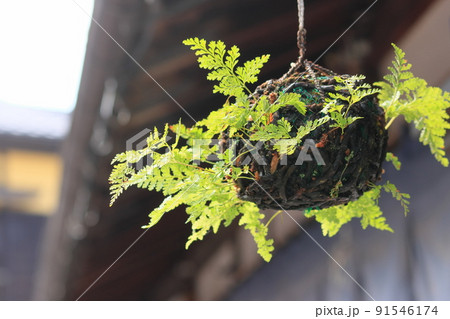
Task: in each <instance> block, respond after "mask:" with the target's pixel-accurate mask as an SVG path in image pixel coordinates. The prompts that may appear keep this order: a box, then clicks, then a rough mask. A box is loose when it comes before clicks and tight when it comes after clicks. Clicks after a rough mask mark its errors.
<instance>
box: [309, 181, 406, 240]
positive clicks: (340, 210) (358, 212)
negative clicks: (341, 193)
mask: <svg viewBox="0 0 450 319" xmlns="http://www.w3.org/2000/svg"><path fill="white" fill-rule="evenodd" d="M382 189H383V190H385V191H386V192H388V193H390V194H392V196H393V197H394V198H395V199H397V200H398V201H400V204H401V205H402V207H403V209H404V211H405V214H406V213H407V212H408V205H409V201H408V200H407V199H408V198H409V195H408V194H403V193H400V192H399V191H398V190H397V188H396V187H395V185H394V184H392V183H390V182H389V181H388V182H386V183H385V184H384V185H378V186H375V187H373V188H372V189H371V190H369V191H367V192H365V193H364V194H363V195H362V196H361V197H360V198H358V199H357V200H356V201H353V202H350V203H348V204H346V205H338V206H332V207H329V208H325V209H322V210H318V209H311V210H307V211H305V216H306V217H315V219H316V221H317V222H319V223H320V224H321V227H322V233H323V235H324V236H329V237H332V236H334V235H336V234H337V232H338V231H339V230H340V229H341V227H342V226H343V225H344V224H346V223H348V222H349V221H350V220H352V219H353V218H360V222H361V227H362V228H363V229H366V228H367V227H368V226H371V227H373V228H376V229H379V230H387V231H390V232H393V230H392V228H391V227H390V226H389V225H388V224H387V223H386V218H385V217H384V216H383V212H382V211H381V209H380V207H379V205H378V199H379V197H380V192H381V190H382Z"/></svg>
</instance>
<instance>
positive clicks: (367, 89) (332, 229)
mask: <svg viewBox="0 0 450 319" xmlns="http://www.w3.org/2000/svg"><path fill="white" fill-rule="evenodd" d="M298 3H299V33H298V39H297V45H298V47H299V50H300V51H299V59H298V61H297V62H296V63H295V64H293V66H292V67H291V69H290V70H289V71H288V72H287V73H286V74H285V75H284V76H283V77H281V78H280V79H276V80H269V81H266V82H264V83H263V84H261V85H259V86H258V87H257V88H256V90H254V91H252V90H250V89H249V85H253V84H254V83H257V82H258V74H259V73H260V69H261V68H262V67H263V65H264V64H265V63H266V62H267V61H268V60H269V55H262V56H260V57H256V58H254V59H252V60H249V61H246V62H245V63H243V64H240V63H239V56H240V52H239V49H238V48H237V47H236V46H232V47H231V48H228V49H227V48H226V46H225V44H224V43H223V42H222V41H210V42H207V41H206V40H204V39H198V38H191V39H187V40H185V41H184V42H183V43H184V44H185V45H188V46H190V47H191V49H192V50H194V51H195V54H196V55H197V56H198V62H199V66H200V67H201V68H203V69H207V70H209V72H208V75H207V78H208V79H209V80H212V81H215V82H216V83H217V84H216V85H215V86H214V89H213V93H220V94H223V95H224V96H225V97H226V99H225V103H224V105H223V106H222V107H221V108H219V109H217V110H215V111H212V112H211V113H210V114H209V115H208V116H207V117H206V118H205V119H203V120H201V121H199V122H197V123H196V124H195V125H194V126H192V127H186V126H184V125H183V124H182V123H181V121H180V122H179V123H178V124H175V125H170V126H169V125H166V126H165V128H164V130H163V131H160V130H158V129H157V128H154V130H153V131H152V132H151V134H150V136H149V137H148V138H147V146H146V147H144V148H143V149H137V150H127V151H126V152H123V153H120V154H117V155H116V156H115V158H114V159H113V161H112V164H113V165H114V168H113V170H112V172H111V175H110V178H109V182H110V184H111V187H110V190H111V205H112V204H113V202H114V201H115V200H116V199H117V198H118V197H119V195H120V194H121V193H122V192H123V191H124V190H126V189H128V188H129V187H130V186H132V185H134V186H137V187H140V188H146V189H148V190H150V191H152V190H156V191H161V192H162V193H163V194H164V195H165V200H164V201H163V202H162V203H161V204H160V205H159V206H158V207H157V208H155V209H154V210H153V211H151V213H150V214H149V217H150V222H149V223H148V225H146V226H145V227H146V228H148V227H153V226H154V225H156V224H157V223H158V222H159V221H160V220H161V218H162V217H163V216H164V215H165V214H166V213H168V212H170V211H172V210H173V209H174V208H176V207H177V206H180V205H185V207H186V214H187V215H188V217H187V222H189V223H190V224H191V227H192V234H191V235H190V236H189V238H188V240H187V242H186V248H188V247H189V246H190V245H191V244H192V243H193V242H195V241H197V240H202V239H203V238H204V237H205V236H206V235H207V234H208V233H209V232H210V231H212V232H214V233H216V232H217V231H218V230H219V228H220V226H221V225H223V226H228V225H230V224H231V223H232V222H233V221H234V220H235V219H238V223H239V225H240V226H243V227H244V228H245V229H247V230H249V231H250V233H251V234H252V235H253V238H254V239H255V242H256V244H257V248H258V253H259V254H260V255H261V257H262V258H263V259H264V260H266V261H269V260H270V259H271V257H272V251H273V249H274V247H273V240H272V239H270V238H269V236H268V235H269V225H270V222H271V221H272V220H273V218H274V217H275V216H277V214H278V213H267V215H265V214H263V213H262V212H261V211H260V209H261V208H272V209H276V210H280V211H284V212H285V213H287V212H286V210H293V209H295V210H304V214H305V216H307V217H314V218H315V220H316V221H317V222H319V223H320V224H321V227H322V231H323V234H324V235H328V236H333V235H335V234H336V233H337V232H338V231H339V230H340V228H341V226H342V225H344V224H345V223H347V222H349V221H350V220H351V219H353V218H357V219H359V220H360V222H361V226H362V227H363V228H364V229H365V228H367V227H368V226H371V227H374V228H377V229H380V230H387V231H393V230H392V229H391V228H390V226H389V225H388V224H387V222H386V218H385V217H384V216H383V213H382V212H381V210H380V207H379V206H378V199H379V197H380V193H381V191H382V190H383V191H385V192H387V193H389V194H391V195H392V196H393V197H394V198H395V199H397V200H398V201H399V202H400V204H401V206H402V207H403V209H404V212H405V214H406V213H407V212H408V204H409V201H408V199H409V195H408V194H403V193H401V192H399V191H398V190H397V188H396V187H395V185H393V184H392V183H390V182H389V181H386V180H385V181H383V182H381V183H380V177H381V174H382V167H381V166H382V163H383V161H384V160H386V161H390V162H392V164H393V165H394V166H395V168H396V169H400V161H399V159H398V158H397V157H396V156H395V155H394V154H392V153H389V152H388V153H387V152H386V143H387V132H386V130H387V128H388V127H389V126H390V125H391V124H392V122H393V121H394V120H395V118H397V117H398V116H399V115H402V116H403V117H404V119H405V120H406V122H408V123H412V124H414V125H415V127H416V128H417V129H418V130H419V131H420V138H419V140H420V142H422V143H423V144H424V145H427V146H429V148H430V151H431V153H432V154H433V155H434V157H435V158H436V160H438V161H439V162H440V163H441V164H442V165H444V166H448V164H449V162H448V159H447V158H446V156H445V150H444V146H445V145H444V136H445V133H446V130H447V129H449V128H450V123H449V122H448V119H449V114H448V113H447V109H449V108H450V94H449V93H448V92H443V91H442V90H441V89H439V88H435V87H430V86H428V85H427V83H426V82H425V81H424V80H423V79H420V78H417V77H415V76H414V75H413V74H412V73H411V72H410V68H411V65H410V64H408V63H407V61H406V59H405V58H404V57H405V53H404V52H403V51H402V50H401V49H399V48H398V47H396V46H395V45H393V47H394V52H395V60H394V62H393V66H392V67H390V68H389V71H390V74H388V75H386V76H385V77H384V81H380V82H376V83H374V84H373V86H371V85H370V84H368V83H365V82H364V79H365V78H364V76H362V75H353V76H350V75H336V74H334V73H333V72H332V71H329V70H327V69H325V68H323V67H321V66H319V65H316V64H314V63H311V62H308V61H306V60H304V59H303V56H304V53H305V48H304V43H305V41H304V37H305V31H304V29H303V1H298ZM169 134H173V135H175V138H174V139H171V140H170V139H169V138H168V137H169ZM180 140H183V143H180ZM149 156H151V161H147V162H148V164H147V165H145V166H143V167H141V165H136V163H139V162H140V161H142V160H143V159H144V158H146V157H149ZM270 215H271V216H270Z"/></svg>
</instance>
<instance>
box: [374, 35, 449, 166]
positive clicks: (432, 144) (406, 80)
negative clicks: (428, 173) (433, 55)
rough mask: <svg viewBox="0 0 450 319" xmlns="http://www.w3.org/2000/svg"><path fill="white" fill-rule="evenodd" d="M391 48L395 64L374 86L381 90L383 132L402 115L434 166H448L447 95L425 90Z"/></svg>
mask: <svg viewBox="0 0 450 319" xmlns="http://www.w3.org/2000/svg"><path fill="white" fill-rule="evenodd" d="M392 46H393V47H394V52H395V60H394V61H393V66H392V67H389V71H390V72H391V74H388V75H386V76H385V77H384V80H385V81H380V82H376V83H375V85H377V86H378V87H379V88H380V89H381V92H380V94H379V95H378V98H379V100H380V106H381V107H382V108H383V109H384V110H385V113H386V114H385V115H386V119H387V121H388V124H387V125H386V128H388V127H389V126H390V125H391V124H392V122H393V121H394V120H395V119H396V118H397V117H398V116H399V115H403V116H404V118H405V120H406V122H408V123H414V125H415V127H416V128H417V129H418V130H419V131H420V137H419V141H420V142H421V143H422V144H424V145H428V146H429V148H430V151H431V153H432V154H433V155H434V157H435V158H436V160H437V161H438V162H440V163H441V164H442V165H443V166H448V164H449V161H448V159H447V158H446V157H445V150H444V147H445V143H444V136H445V134H446V130H448V129H450V123H449V121H448V119H449V118H450V116H449V114H448V109H449V108H450V93H448V92H443V91H442V90H441V89H440V88H437V87H431V86H428V85H427V82H426V81H425V80H423V79H420V78H418V77H415V76H414V75H413V74H412V73H411V72H410V71H409V70H410V69H411V64H409V63H407V61H406V59H405V53H404V52H403V51H402V50H401V49H400V48H398V47H397V46H396V45H395V44H392Z"/></svg>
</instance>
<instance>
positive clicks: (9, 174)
mask: <svg viewBox="0 0 450 319" xmlns="http://www.w3.org/2000/svg"><path fill="white" fill-rule="evenodd" d="M61 175H62V162H61V158H60V156H59V154H56V153H46V152H38V151H26V150H6V151H3V152H1V151H0V185H2V187H3V188H6V189H8V191H9V192H14V193H30V194H31V196H27V197H24V198H22V199H20V200H16V201H10V202H9V203H7V205H8V206H9V207H10V208H13V209H15V210H19V211H22V212H27V213H32V214H44V215H48V214H51V213H53V212H54V211H55V210H56V208H57V205H58V201H59V194H60V186H61ZM5 204H6V203H5V202H4V203H3V205H5ZM0 205H2V203H0Z"/></svg>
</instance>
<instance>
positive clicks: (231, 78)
mask: <svg viewBox="0 0 450 319" xmlns="http://www.w3.org/2000/svg"><path fill="white" fill-rule="evenodd" d="M183 44H185V45H188V46H190V47H191V50H193V51H195V54H196V55H198V56H199V58H198V62H199V66H200V67H201V68H203V69H207V70H212V71H211V72H209V73H208V75H207V79H208V80H211V81H219V84H218V85H215V86H214V90H213V93H222V94H224V95H225V96H234V97H241V98H242V97H245V95H246V93H250V94H251V91H250V90H249V89H248V88H247V87H246V84H247V83H254V82H256V81H257V79H258V78H257V75H258V74H259V72H260V69H261V68H262V67H263V65H264V64H265V63H266V62H267V61H268V60H269V55H263V56H260V57H257V58H255V59H253V60H250V61H247V62H245V63H244V66H243V67H237V68H236V65H237V64H238V62H239V60H238V58H239V56H240V52H239V49H238V47H237V46H232V47H231V48H230V49H229V50H226V47H225V44H224V43H223V42H222V41H210V42H209V43H207V42H206V40H204V39H199V38H190V39H186V40H184V41H183Z"/></svg>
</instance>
